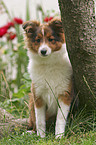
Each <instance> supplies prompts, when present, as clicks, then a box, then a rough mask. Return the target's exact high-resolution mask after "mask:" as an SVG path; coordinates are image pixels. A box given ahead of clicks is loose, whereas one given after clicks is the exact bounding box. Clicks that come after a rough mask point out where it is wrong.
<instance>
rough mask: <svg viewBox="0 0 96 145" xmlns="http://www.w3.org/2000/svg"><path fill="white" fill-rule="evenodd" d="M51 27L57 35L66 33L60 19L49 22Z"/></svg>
mask: <svg viewBox="0 0 96 145" xmlns="http://www.w3.org/2000/svg"><path fill="white" fill-rule="evenodd" d="M49 26H50V27H51V28H52V29H53V30H54V31H55V32H57V33H58V32H59V33H64V30H63V27H62V21H61V20H59V19H52V20H51V21H49Z"/></svg>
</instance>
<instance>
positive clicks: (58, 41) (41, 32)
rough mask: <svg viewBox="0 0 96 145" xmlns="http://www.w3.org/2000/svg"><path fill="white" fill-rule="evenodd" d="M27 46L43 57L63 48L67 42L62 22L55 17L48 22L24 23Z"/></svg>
mask: <svg viewBox="0 0 96 145" xmlns="http://www.w3.org/2000/svg"><path fill="white" fill-rule="evenodd" d="M23 29H24V31H25V40H26V42H27V47H28V48H29V49H30V50H31V51H32V52H33V53H38V54H39V55H40V56H42V57H46V56H48V55H50V54H51V53H53V52H54V51H58V50H60V49H61V47H62V44H63V43H65V36H64V31H63V28H62V22H61V21H60V20H58V19H53V20H51V21H50V22H49V23H47V24H40V23H39V22H37V21H27V22H24V23H23Z"/></svg>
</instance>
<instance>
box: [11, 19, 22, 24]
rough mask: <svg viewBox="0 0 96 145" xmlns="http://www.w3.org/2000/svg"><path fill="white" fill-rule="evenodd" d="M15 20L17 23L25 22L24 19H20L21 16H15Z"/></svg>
mask: <svg viewBox="0 0 96 145" xmlns="http://www.w3.org/2000/svg"><path fill="white" fill-rule="evenodd" d="M13 21H14V22H15V23H16V24H22V23H23V20H22V19H20V18H16V17H15V18H14V19H13Z"/></svg>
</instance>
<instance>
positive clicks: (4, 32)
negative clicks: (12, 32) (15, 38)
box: [0, 26, 7, 37]
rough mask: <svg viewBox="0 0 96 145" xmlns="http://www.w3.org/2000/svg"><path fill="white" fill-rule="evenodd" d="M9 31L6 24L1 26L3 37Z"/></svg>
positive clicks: (0, 30) (0, 34) (0, 31)
mask: <svg viewBox="0 0 96 145" xmlns="http://www.w3.org/2000/svg"><path fill="white" fill-rule="evenodd" d="M6 33H7V28H6V26H3V27H1V28H0V37H3V36H4V35H5V34H6Z"/></svg>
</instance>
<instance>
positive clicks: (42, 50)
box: [38, 27, 51, 57]
mask: <svg viewBox="0 0 96 145" xmlns="http://www.w3.org/2000/svg"><path fill="white" fill-rule="evenodd" d="M42 34H43V43H42V44H41V46H40V47H39V49H38V54H39V55H40V56H42V57H45V56H48V55H50V54H51V48H50V47H49V46H48V45H47V44H46V43H45V39H44V27H42Z"/></svg>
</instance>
